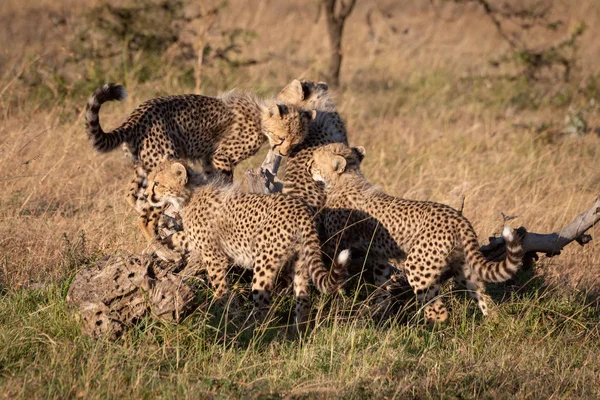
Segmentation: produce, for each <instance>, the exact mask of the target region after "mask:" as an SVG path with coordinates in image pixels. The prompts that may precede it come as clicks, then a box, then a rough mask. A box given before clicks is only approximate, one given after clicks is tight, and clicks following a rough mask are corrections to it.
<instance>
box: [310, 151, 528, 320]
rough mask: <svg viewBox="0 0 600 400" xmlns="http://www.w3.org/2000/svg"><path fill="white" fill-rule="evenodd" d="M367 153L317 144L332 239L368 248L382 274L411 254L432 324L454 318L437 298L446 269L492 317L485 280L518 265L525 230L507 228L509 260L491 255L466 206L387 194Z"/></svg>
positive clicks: (410, 272) (407, 264)
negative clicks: (366, 164) (369, 172)
mask: <svg viewBox="0 0 600 400" xmlns="http://www.w3.org/2000/svg"><path fill="white" fill-rule="evenodd" d="M363 157H364V148H362V147H357V148H350V147H348V146H346V145H344V144H341V143H335V144H330V145H326V146H323V147H321V148H319V149H318V150H316V151H315V152H314V156H313V158H312V160H311V161H310V162H309V164H308V170H309V171H310V173H311V174H312V177H313V179H314V180H315V181H319V182H323V183H324V186H325V191H326V193H327V199H326V204H325V209H324V212H325V215H324V218H325V221H326V223H325V226H326V229H327V235H328V237H330V238H332V239H331V240H330V242H331V243H338V244H339V245H340V246H342V248H349V247H353V248H354V247H357V248H360V249H362V250H364V251H366V252H367V253H368V256H369V258H371V259H372V261H374V265H375V267H374V268H375V270H374V273H375V274H376V275H384V276H386V277H387V276H388V275H389V267H388V260H393V261H396V262H398V263H399V264H400V263H401V262H402V260H403V259H404V258H406V260H404V261H403V269H404V270H405V272H406V276H407V278H408V282H409V283H410V285H411V286H412V288H413V290H414V292H415V294H416V296H417V299H418V300H419V301H420V302H421V303H423V304H426V306H425V316H426V319H427V321H428V322H429V323H432V322H441V321H445V320H446V319H447V318H448V312H447V310H446V307H445V306H444V304H443V302H442V301H441V300H440V299H439V298H438V297H437V296H438V292H439V286H440V283H441V282H440V279H441V277H442V274H443V273H444V272H445V271H447V270H450V271H451V272H452V273H453V274H454V277H455V279H456V280H457V281H458V282H459V283H460V284H462V285H463V286H465V287H466V288H467V289H468V290H469V293H470V294H471V297H473V298H474V299H475V300H476V301H477V304H478V306H479V309H480V310H481V312H482V313H483V314H484V315H487V313H488V307H487V304H486V297H487V296H486V295H485V292H484V291H485V288H484V285H483V282H503V281H506V280H508V279H509V278H510V277H511V276H512V275H513V274H514V273H515V272H516V271H517V269H518V268H519V267H520V265H521V263H522V259H523V247H522V242H523V236H524V233H525V231H524V230H523V229H518V230H514V231H513V230H512V229H511V228H509V227H508V226H507V227H505V228H504V231H503V233H502V236H503V237H504V240H505V241H506V259H505V260H504V261H500V262H491V261H487V260H486V259H485V258H484V256H483V254H481V252H479V250H478V249H479V244H478V243H477V235H476V234H475V231H474V230H473V227H472V226H471V223H470V222H469V221H468V220H467V219H466V218H465V217H464V216H463V215H462V214H461V213H460V212H458V211H457V210H455V209H453V208H452V207H449V206H447V205H444V204H439V203H434V202H430V201H416V200H407V199H402V198H397V197H393V196H390V195H387V194H385V193H383V192H381V191H380V190H378V189H376V188H375V187H373V186H372V185H371V184H370V183H369V182H368V181H367V179H366V178H365V177H364V176H363V174H362V172H361V170H360V162H361V161H362V159H363ZM379 290H380V294H381V291H382V289H381V288H380V289H379ZM384 296H385V295H384Z"/></svg>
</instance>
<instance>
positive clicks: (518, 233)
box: [461, 226, 527, 282]
mask: <svg viewBox="0 0 600 400" xmlns="http://www.w3.org/2000/svg"><path fill="white" fill-rule="evenodd" d="M469 227H470V226H469ZM526 232H527V231H526V230H525V228H519V229H515V230H513V229H512V228H511V227H510V226H505V227H504V230H503V231H502V237H503V238H504V243H505V244H506V258H505V259H504V260H502V261H488V260H486V258H485V257H484V255H483V254H482V253H481V252H480V251H479V244H478V243H477V237H476V236H475V232H474V231H473V228H471V229H469V230H468V231H465V232H463V233H462V235H461V238H462V242H463V246H464V251H465V257H466V262H467V264H468V265H470V266H471V268H472V269H473V271H474V272H475V273H476V274H477V275H478V276H479V279H481V280H482V281H484V282H504V281H507V280H509V279H510V278H512V277H513V275H514V274H515V273H516V272H517V270H518V269H519V268H520V267H521V264H522V263H523V256H524V251H523V239H524V237H525V233H526Z"/></svg>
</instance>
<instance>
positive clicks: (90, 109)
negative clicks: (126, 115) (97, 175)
mask: <svg viewBox="0 0 600 400" xmlns="http://www.w3.org/2000/svg"><path fill="white" fill-rule="evenodd" d="M125 97H127V92H126V91H125V88H124V87H123V86H120V85H115V84H114V83H107V84H106V85H104V86H102V87H101V88H98V89H96V90H95V91H94V94H92V97H90V99H89V100H88V103H87V108H86V113H85V131H86V133H87V135H88V138H89V139H90V142H91V143H92V146H93V147H94V149H96V151H99V152H102V153H107V152H109V151H111V150H114V149H115V148H117V147H118V146H119V145H120V144H121V143H123V142H124V141H125V140H126V139H127V129H125V128H123V127H120V128H117V129H115V130H114V131H111V132H104V131H103V130H102V127H100V119H99V117H98V113H99V112H100V106H101V105H102V104H103V103H105V102H107V101H113V100H123V99H124V98H125Z"/></svg>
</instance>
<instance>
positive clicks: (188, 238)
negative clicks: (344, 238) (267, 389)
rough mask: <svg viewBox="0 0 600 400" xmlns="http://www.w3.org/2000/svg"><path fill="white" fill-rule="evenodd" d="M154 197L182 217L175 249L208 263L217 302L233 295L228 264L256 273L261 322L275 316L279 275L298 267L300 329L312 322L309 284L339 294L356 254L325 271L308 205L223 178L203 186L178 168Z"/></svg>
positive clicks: (153, 183)
mask: <svg viewBox="0 0 600 400" xmlns="http://www.w3.org/2000/svg"><path fill="white" fill-rule="evenodd" d="M147 194H148V201H149V202H150V203H151V204H153V205H155V206H159V207H160V206H164V205H165V204H167V203H168V204H172V205H173V206H174V207H175V208H176V209H177V210H180V211H181V215H182V219H183V226H184V231H183V232H178V233H176V234H175V235H173V237H172V238H171V242H172V244H173V245H174V246H175V247H179V248H183V249H186V250H188V251H189V252H190V259H192V260H201V262H202V263H203V264H204V267H205V268H206V269H207V271H208V276H209V280H210V282H211V284H212V285H213V287H214V290H215V295H216V297H222V296H224V295H226V294H227V293H228V291H229V288H228V284H227V276H226V271H227V269H228V267H229V265H231V264H233V263H235V264H238V265H240V266H243V267H245V268H248V269H253V271H254V278H253V280H252V297H253V301H254V306H255V310H257V314H258V318H259V319H262V318H263V317H264V315H265V313H266V311H268V308H269V306H270V297H271V292H272V290H273V288H274V285H275V281H276V278H277V275H278V274H279V273H280V272H281V271H282V268H283V266H284V265H285V264H286V263H291V261H292V260H296V262H295V263H291V264H293V267H292V271H291V273H292V274H293V286H294V295H295V297H296V322H297V324H302V323H304V322H306V319H307V316H308V312H309V308H310V303H309V297H308V281H309V278H310V279H312V281H313V283H314V284H315V286H316V287H317V288H318V289H319V290H320V291H321V292H324V293H331V292H334V291H335V290H337V289H338V288H339V287H340V286H341V284H342V282H343V280H344V279H345V276H346V268H347V262H348V259H349V253H348V252H342V253H341V254H340V256H339V257H338V262H337V263H335V264H334V265H333V267H332V269H331V271H330V270H329V269H328V268H326V267H325V265H324V264H323V261H322V257H321V250H320V245H319V237H318V235H317V231H316V228H315V225H314V222H313V218H312V214H311V212H310V210H309V209H308V208H307V206H306V205H305V204H304V203H303V202H302V201H301V200H298V199H294V198H292V197H289V196H285V195H282V194H277V195H263V194H251V193H239V192H237V191H235V190H234V188H232V186H231V185H228V184H224V183H223V181H222V180H220V179H212V180H211V181H209V182H202V179H199V178H198V177H197V176H195V173H194V172H193V170H191V169H190V168H189V167H187V166H186V165H184V164H182V163H179V162H167V163H164V164H163V166H162V167H160V168H158V169H156V170H155V171H153V172H152V173H151V174H150V176H149V186H148V190H147Z"/></svg>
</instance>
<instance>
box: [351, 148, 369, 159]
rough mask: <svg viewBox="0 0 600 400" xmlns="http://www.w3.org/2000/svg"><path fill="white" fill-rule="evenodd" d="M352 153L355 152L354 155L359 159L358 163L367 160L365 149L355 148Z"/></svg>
mask: <svg viewBox="0 0 600 400" xmlns="http://www.w3.org/2000/svg"><path fill="white" fill-rule="evenodd" d="M352 151H353V152H354V154H355V155H356V157H357V158H358V162H362V160H363V159H364V158H365V154H366V153H367V151H366V150H365V148H364V147H362V146H356V147H353V148H352Z"/></svg>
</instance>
